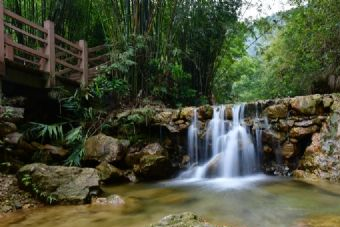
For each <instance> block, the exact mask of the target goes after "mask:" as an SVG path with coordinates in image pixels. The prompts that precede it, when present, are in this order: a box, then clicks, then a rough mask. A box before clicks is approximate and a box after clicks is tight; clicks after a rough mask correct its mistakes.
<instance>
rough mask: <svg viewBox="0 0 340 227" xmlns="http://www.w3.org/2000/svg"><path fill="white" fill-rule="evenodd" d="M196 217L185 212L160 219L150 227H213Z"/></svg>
mask: <svg viewBox="0 0 340 227" xmlns="http://www.w3.org/2000/svg"><path fill="white" fill-rule="evenodd" d="M213 226H214V225H211V224H209V223H207V222H205V221H204V220H203V219H202V218H200V217H198V216H197V215H195V214H193V213H190V212H185V213H182V214H174V215H169V216H166V217H164V218H162V219H161V220H160V221H159V222H158V223H157V224H153V225H151V226H150V227H213Z"/></svg>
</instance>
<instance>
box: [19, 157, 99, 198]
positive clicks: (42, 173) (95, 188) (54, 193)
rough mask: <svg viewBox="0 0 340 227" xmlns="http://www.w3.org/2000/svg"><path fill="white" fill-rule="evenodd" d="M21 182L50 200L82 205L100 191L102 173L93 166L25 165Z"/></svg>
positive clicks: (34, 192) (33, 191) (36, 193)
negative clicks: (92, 167) (100, 175)
mask: <svg viewBox="0 0 340 227" xmlns="http://www.w3.org/2000/svg"><path fill="white" fill-rule="evenodd" d="M17 178H18V180H19V182H20V184H21V185H22V186H23V187H24V188H25V189H28V190H29V191H31V192H32V193H33V194H35V195H36V196H38V197H39V198H41V199H43V200H44V201H46V202H49V203H52V202H54V203H59V204H83V203H87V202H88V201H89V199H90V197H91V195H95V194H97V193H98V192H99V191H100V188H99V180H100V178H99V175H98V172H97V170H95V169H91V168H78V167H65V166H47V165H45V164H40V163H36V164H30V165H26V166H24V167H22V168H21V169H20V170H19V171H18V173H17Z"/></svg>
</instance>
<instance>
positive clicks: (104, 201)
mask: <svg viewBox="0 0 340 227" xmlns="http://www.w3.org/2000/svg"><path fill="white" fill-rule="evenodd" d="M91 204H92V205H106V206H113V207H119V206H124V205H125V201H124V199H123V198H122V197H120V196H119V195H110V196H109V197H107V198H93V199H92V201H91Z"/></svg>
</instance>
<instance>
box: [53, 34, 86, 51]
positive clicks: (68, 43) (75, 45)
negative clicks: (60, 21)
mask: <svg viewBox="0 0 340 227" xmlns="http://www.w3.org/2000/svg"><path fill="white" fill-rule="evenodd" d="M55 38H56V39H57V40H58V41H61V42H63V43H66V44H67V45H69V46H71V47H73V48H75V49H77V50H79V51H81V48H80V47H79V46H78V45H77V44H75V43H72V42H71V41H68V40H67V39H65V38H63V37H61V36H60V35H55Z"/></svg>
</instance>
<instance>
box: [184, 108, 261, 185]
mask: <svg viewBox="0 0 340 227" xmlns="http://www.w3.org/2000/svg"><path fill="white" fill-rule="evenodd" d="M232 113H233V120H232V122H230V121H228V120H226V119H225V107H224V106H216V107H214V112H213V118H212V120H211V121H210V122H209V123H208V126H207V129H206V137H205V144H206V146H205V150H204V151H199V149H198V146H197V144H198V130H199V128H198V127H197V124H198V122H197V113H196V112H195V114H194V117H193V121H192V124H191V126H190V128H189V132H188V140H189V142H188V149H189V155H190V158H193V162H195V163H198V160H199V157H208V158H207V159H206V160H205V163H204V164H203V165H201V166H195V167H192V168H190V169H189V170H188V171H186V172H184V173H182V174H181V175H180V177H179V178H180V179H204V178H208V177H209V178H234V177H240V176H249V175H251V174H254V173H256V172H257V170H258V166H259V165H258V162H259V158H258V155H256V149H255V146H254V144H253V141H252V137H251V134H250V132H249V131H248V129H247V126H245V124H244V105H235V106H234V107H233V111H232Z"/></svg>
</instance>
